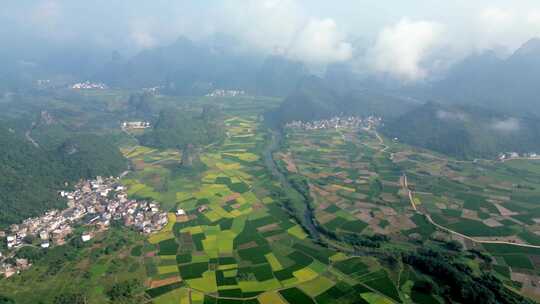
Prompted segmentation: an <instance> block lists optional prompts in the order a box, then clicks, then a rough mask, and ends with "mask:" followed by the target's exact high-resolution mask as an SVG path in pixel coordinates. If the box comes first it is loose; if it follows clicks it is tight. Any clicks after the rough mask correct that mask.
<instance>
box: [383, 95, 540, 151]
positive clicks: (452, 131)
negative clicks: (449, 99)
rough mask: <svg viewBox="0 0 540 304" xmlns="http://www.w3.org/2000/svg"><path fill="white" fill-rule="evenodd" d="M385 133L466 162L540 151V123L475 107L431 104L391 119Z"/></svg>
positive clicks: (533, 119) (532, 119) (387, 123)
mask: <svg viewBox="0 0 540 304" xmlns="http://www.w3.org/2000/svg"><path fill="white" fill-rule="evenodd" d="M381 131H382V133H383V134H385V135H387V136H388V137H390V138H398V139H399V141H400V142H404V143H407V144H410V145H413V146H419V147H423V148H427V149H430V150H434V151H437V152H441V153H444V154H448V155H451V156H454V157H457V158H463V159H471V158H479V157H486V158H494V157H496V156H497V155H498V153H500V152H518V153H529V152H536V153H538V152H540V120H538V119H536V118H525V117H519V116H511V115H505V114H500V113H498V112H495V111H491V110H486V109H485V108H479V107H474V106H457V105H452V106H449V105H441V104H437V103H427V104H425V105H421V106H418V107H416V108H413V109H412V110H411V111H409V112H407V113H406V114H404V115H402V116H400V117H399V118H397V119H391V120H387V121H386V122H385V125H384V127H383V128H382V130H381Z"/></svg>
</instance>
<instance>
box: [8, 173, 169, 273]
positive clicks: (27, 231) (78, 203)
mask: <svg viewBox="0 0 540 304" xmlns="http://www.w3.org/2000/svg"><path fill="white" fill-rule="evenodd" d="M59 195H60V196H61V197H63V198H65V199H67V204H68V208H66V209H64V210H51V211H48V212H46V213H45V214H44V215H42V216H39V217H35V218H29V219H26V220H24V221H23V222H22V223H21V224H13V225H11V226H10V229H9V232H6V231H0V238H5V241H6V244H7V248H8V251H7V252H4V253H2V252H0V275H2V274H3V275H4V276H5V277H10V276H12V275H14V274H16V273H19V272H20V271H22V270H25V269H28V268H29V267H31V264H30V263H29V261H27V260H26V259H19V258H17V257H16V252H17V249H19V248H22V247H24V246H35V247H37V246H40V247H41V248H43V249H47V248H50V247H52V246H58V245H63V244H65V243H66V241H67V240H68V239H69V238H70V237H71V236H72V232H73V228H74V226H75V225H78V224H80V225H83V226H84V227H85V231H86V232H84V233H83V234H82V235H81V239H82V241H83V242H88V241H90V240H91V239H92V238H93V237H94V236H95V234H96V233H98V232H101V231H105V230H107V229H109V227H110V225H111V221H121V222H123V223H124V225H125V226H128V227H134V228H135V229H136V230H137V231H140V232H141V233H144V234H149V233H152V232H155V231H159V230H161V229H162V228H163V227H164V226H165V225H166V224H167V222H168V219H167V213H166V212H162V211H161V210H160V208H159V204H158V203H156V202H147V201H135V200H130V199H128V195H127V193H126V191H125V188H124V186H122V185H121V184H120V181H119V178H116V177H109V178H102V177H97V178H96V179H95V180H87V181H82V182H79V183H78V184H77V185H76V186H75V190H74V191H61V192H60V193H59ZM32 240H34V241H32ZM36 240H37V241H36ZM8 261H10V262H8Z"/></svg>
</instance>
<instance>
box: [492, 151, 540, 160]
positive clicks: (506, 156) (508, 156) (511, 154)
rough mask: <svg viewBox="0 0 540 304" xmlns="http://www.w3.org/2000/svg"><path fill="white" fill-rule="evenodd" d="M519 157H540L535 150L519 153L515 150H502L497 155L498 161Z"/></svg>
mask: <svg viewBox="0 0 540 304" xmlns="http://www.w3.org/2000/svg"><path fill="white" fill-rule="evenodd" d="M520 158H523V159H540V155H538V154H537V153H535V152H530V153H521V154H520V153H517V152H504V153H500V154H499V157H498V159H499V160H500V161H505V160H511V159H520Z"/></svg>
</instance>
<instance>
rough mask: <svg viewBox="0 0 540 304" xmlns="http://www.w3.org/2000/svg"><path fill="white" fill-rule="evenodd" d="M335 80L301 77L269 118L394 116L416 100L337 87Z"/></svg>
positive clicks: (274, 119) (277, 121)
mask: <svg viewBox="0 0 540 304" xmlns="http://www.w3.org/2000/svg"><path fill="white" fill-rule="evenodd" d="M335 83H336V81H335V78H334V79H328V78H326V79H323V78H319V77H316V76H310V77H305V78H303V79H302V80H301V81H300V82H299V84H298V86H297V87H296V89H295V90H294V91H293V92H292V93H291V94H290V95H289V96H288V97H287V98H286V99H285V101H284V102H283V103H282V104H281V106H280V107H279V108H278V109H277V110H276V111H273V112H272V113H269V115H268V116H269V118H270V119H271V120H272V121H273V122H274V123H278V124H284V123H287V122H291V121H293V120H302V121H311V120H317V119H322V118H329V117H331V116H334V115H358V116H367V115H379V116H385V117H397V116H399V115H401V114H403V113H405V112H406V111H408V109H409V108H410V107H412V106H413V105H415V104H416V103H415V102H413V101H411V100H407V99H402V98H399V97H395V96H391V95H387V94H384V93H383V92H381V91H378V90H371V89H368V88H356V89H352V88H350V87H347V86H340V87H338V88H336V86H335V85H334V84H335Z"/></svg>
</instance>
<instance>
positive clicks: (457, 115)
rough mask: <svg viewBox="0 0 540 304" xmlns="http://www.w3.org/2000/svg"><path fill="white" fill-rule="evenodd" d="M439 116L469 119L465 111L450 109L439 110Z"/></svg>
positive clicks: (462, 119)
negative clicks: (452, 110) (451, 110)
mask: <svg viewBox="0 0 540 304" xmlns="http://www.w3.org/2000/svg"><path fill="white" fill-rule="evenodd" d="M436 115H437V118H438V119H440V120H447V121H448V120H459V121H466V120H467V117H466V116H465V113H462V112H457V111H456V112H450V111H443V110H438V111H437V113H436Z"/></svg>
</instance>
